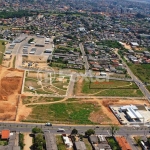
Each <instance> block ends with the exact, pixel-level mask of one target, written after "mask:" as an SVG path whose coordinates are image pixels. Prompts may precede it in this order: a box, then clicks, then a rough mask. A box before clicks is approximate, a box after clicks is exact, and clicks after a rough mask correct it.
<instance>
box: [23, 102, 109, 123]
mask: <svg viewBox="0 0 150 150" xmlns="http://www.w3.org/2000/svg"><path fill="white" fill-rule="evenodd" d="M28 107H32V113H31V114H30V115H29V116H28V117H27V119H26V120H25V121H34V122H49V121H50V122H53V123H56V122H57V123H66V124H68V123H71V124H93V122H92V121H90V120H89V117H90V114H91V113H94V112H97V111H100V110H101V108H100V106H99V105H98V104H97V105H96V104H93V103H90V102H89V103H85V102H83V103H81V102H74V103H69V102H68V103H56V104H47V105H32V106H28ZM101 114H102V115H103V113H101ZM108 119H109V118H107V117H105V119H104V120H103V121H106V120H108Z"/></svg>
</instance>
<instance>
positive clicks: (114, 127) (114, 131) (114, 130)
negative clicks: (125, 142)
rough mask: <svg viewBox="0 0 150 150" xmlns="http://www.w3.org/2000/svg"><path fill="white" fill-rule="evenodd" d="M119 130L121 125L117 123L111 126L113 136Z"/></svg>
mask: <svg viewBox="0 0 150 150" xmlns="http://www.w3.org/2000/svg"><path fill="white" fill-rule="evenodd" d="M118 130H119V127H118V126H117V125H111V126H110V132H111V135H112V136H114V135H115V134H116V132H117V131H118Z"/></svg>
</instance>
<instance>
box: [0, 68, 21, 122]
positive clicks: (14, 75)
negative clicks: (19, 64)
mask: <svg viewBox="0 0 150 150" xmlns="http://www.w3.org/2000/svg"><path fill="white" fill-rule="evenodd" d="M22 78H23V72H22V71H19V70H16V69H8V68H5V67H1V66H0V102H1V105H0V120H9V121H11V120H13V121H14V120H15V116H16V109H17V105H18V96H19V94H20V91H21V87H22Z"/></svg>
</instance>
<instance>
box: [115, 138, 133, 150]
mask: <svg viewBox="0 0 150 150" xmlns="http://www.w3.org/2000/svg"><path fill="white" fill-rule="evenodd" d="M116 140H117V142H118V143H119V145H120V147H121V149H122V150H132V149H131V147H130V145H129V143H128V142H127V140H126V139H125V137H116Z"/></svg>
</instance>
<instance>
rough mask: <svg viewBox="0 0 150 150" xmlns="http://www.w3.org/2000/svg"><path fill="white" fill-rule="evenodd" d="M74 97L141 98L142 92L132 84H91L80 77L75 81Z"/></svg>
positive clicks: (110, 82)
mask: <svg viewBox="0 0 150 150" xmlns="http://www.w3.org/2000/svg"><path fill="white" fill-rule="evenodd" d="M74 93H75V95H89V96H90V95H95V96H124V97H126V96H127V97H141V96H143V94H142V92H141V91H140V90H139V89H138V88H137V86H136V85H135V83H134V82H126V81H114V80H112V81H111V80H110V81H109V82H107V81H104V82H97V81H94V82H91V81H90V80H87V79H86V80H85V79H83V78H82V77H81V78H80V79H79V80H78V81H77V83H76V84H75V88H74Z"/></svg>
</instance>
